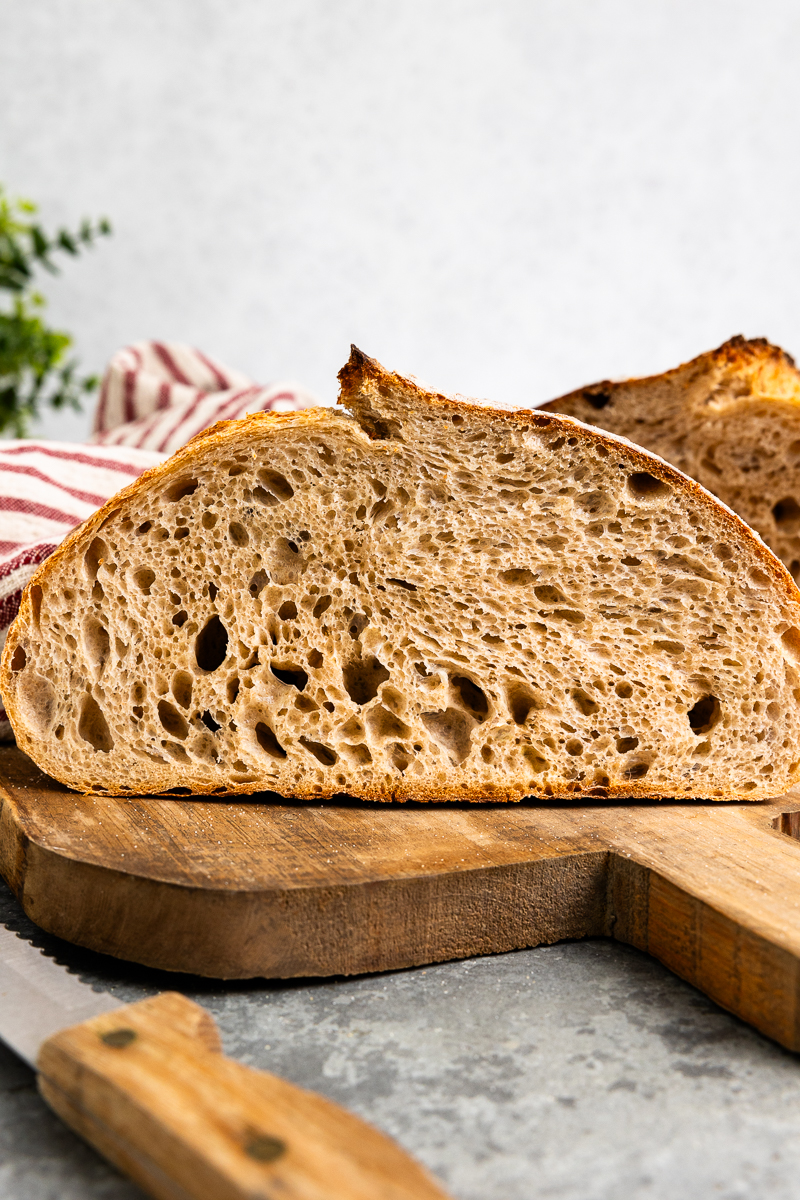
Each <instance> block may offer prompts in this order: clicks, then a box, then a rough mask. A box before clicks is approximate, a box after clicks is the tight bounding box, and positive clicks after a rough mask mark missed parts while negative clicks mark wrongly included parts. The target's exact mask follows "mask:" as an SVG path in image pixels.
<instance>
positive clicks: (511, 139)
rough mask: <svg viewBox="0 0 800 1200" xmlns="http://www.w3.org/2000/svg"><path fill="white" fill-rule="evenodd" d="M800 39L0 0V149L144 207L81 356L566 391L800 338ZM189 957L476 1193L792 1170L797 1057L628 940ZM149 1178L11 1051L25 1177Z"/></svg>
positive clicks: (326, 12) (701, 20)
mask: <svg viewBox="0 0 800 1200" xmlns="http://www.w3.org/2000/svg"><path fill="white" fill-rule="evenodd" d="M799 60H800V8H798V6H797V5H796V4H793V3H790V2H789V0H761V2H760V3H759V4H758V5H756V4H754V3H742V2H737V0H724V2H723V0H648V3H646V4H644V3H641V0H491V2H490V0H479V2H478V0H403V3H400V4H398V3H397V2H396V0H290V2H289V3H287V2H286V0H283V2H282V3H277V2H276V0H225V3H222V2H221V0H217V2H216V3H213V2H211V0H114V3H104V2H103V0H47V2H46V3H38V4H34V3H31V2H30V0H0V179H3V180H4V181H5V182H6V183H7V184H9V185H10V187H11V188H12V189H13V190H14V191H16V192H19V193H22V194H29V195H31V196H32V197H34V198H36V199H38V200H39V201H40V202H41V204H42V208H43V215H44V217H45V219H46V220H47V221H50V222H52V221H64V222H68V223H71V222H76V221H77V220H78V219H79V218H80V217H81V216H83V215H84V214H92V215H98V214H101V213H103V214H107V215H108V216H109V217H110V218H111V219H112V221H113V222H114V225H115V231H116V232H115V235H114V238H113V240H111V241H109V242H107V243H104V244H101V246H100V247H99V248H98V249H97V250H96V251H94V252H93V253H91V254H90V255H87V256H86V257H85V258H84V259H83V260H81V261H79V262H77V263H70V264H68V270H67V272H66V274H65V275H64V277H63V278H62V279H61V280H59V281H57V282H55V283H54V284H52V285H49V286H48V293H49V294H50V296H51V297H52V310H51V311H52V314H53V317H54V318H55V320H56V321H57V322H60V323H62V324H63V325H64V326H65V327H66V328H68V329H70V330H72V331H73V332H74V333H75V335H76V338H77V347H78V350H79V352H80V354H81V356H82V358H83V361H84V363H85V365H86V366H87V367H90V368H92V369H101V368H102V366H103V364H104V362H105V361H106V359H107V358H108V356H109V355H110V354H111V353H112V352H113V351H114V350H115V349H116V348H117V347H118V346H120V345H123V344H125V343H127V342H129V341H133V340H135V339H138V338H145V337H159V338H162V339H180V340H185V341H189V342H192V343H195V344H196V345H199V346H200V347H202V348H204V349H205V350H207V351H209V352H211V353H214V354H217V355H218V356H220V357H221V358H222V359H223V360H227V361H229V362H230V363H231V364H232V365H235V366H239V367H241V368H243V369H245V370H248V371H250V372H251V373H253V374H254V375H255V376H256V377H257V378H260V379H263V380H269V379H272V378H276V377H284V378H285V377H287V376H289V377H295V378H298V379H299V380H301V381H302V382H304V383H305V384H306V385H307V386H309V387H311V388H312V389H314V390H315V391H316V392H317V393H318V395H319V396H320V397H321V398H323V399H325V400H328V401H329V400H331V399H332V398H333V396H334V394H335V372H336V370H337V369H338V367H339V366H340V365H341V363H342V362H343V361H344V358H345V357H346V354H347V347H348V345H349V342H350V341H351V340H355V341H357V342H358V343H359V344H360V345H361V346H362V348H363V349H365V350H366V351H367V352H368V353H371V354H374V355H376V356H377V357H379V358H381V359H383V360H384V361H385V362H386V363H387V365H389V366H393V367H398V368H400V369H404V370H408V371H412V372H414V373H416V374H418V375H420V376H422V377H424V378H427V379H430V380H431V381H432V382H433V383H435V384H436V385H437V386H439V387H442V388H448V389H454V390H461V391H463V392H466V393H473V394H479V395H486V396H490V397H495V398H497V399H499V400H507V401H515V402H523V403H524V402H528V403H531V402H533V403H536V402H539V401H542V400H544V399H547V398H548V397H550V396H553V395H556V394H558V393H559V392H562V391H566V390H567V389H569V388H572V387H574V386H577V385H579V384H581V383H584V382H587V381H590V380H593V379H596V378H601V377H603V376H606V375H619V374H633V373H638V372H647V371H655V370H661V369H665V368H668V367H670V366H673V365H675V364H676V363H677V362H679V361H680V360H682V359H685V358H687V357H690V356H691V355H693V354H695V353H698V352H699V351H701V350H704V349H707V348H710V347H711V346H713V345H715V344H717V343H719V342H721V341H722V340H724V339H725V338H727V337H729V336H730V335H731V334H733V333H737V332H740V331H741V332H744V333H746V334H749V335H759V334H765V335H767V336H769V337H770V338H771V339H772V340H774V341H777V342H779V343H782V344H784V345H785V346H786V348H787V349H789V350H790V351H791V350H793V349H794V350H800V312H798V299H800V297H798V289H799V288H800V269H798V268H800V236H799V235H798V220H797V213H798V195H799V194H800V188H798V183H800V178H799V177H800V157H799V156H798V154H797V141H798V132H799V131H800V105H799V104H798V101H799V100H800V71H798V69H797V63H798V61H799ZM87 420H88V418H86V417H84V418H77V417H73V418H62V419H54V418H50V419H48V420H47V422H46V423H45V424H44V432H45V433H46V434H47V435H48V436H51V437H72V438H80V437H82V436H84V434H85V430H86V428H87ZM3 916H5V919H7V920H10V921H12V922H16V923H18V924H20V927H21V928H24V929H27V930H28V933H29V934H30V928H29V927H28V926H26V924H25V922H24V921H22V922H21V921H20V918H19V914H18V913H17V910H16V908H15V906H14V904H13V902H12V901H11V900H9V899H8V898H7V897H5V896H4V897H3V898H2V904H0V919H2V918H3ZM51 949H52V944H51ZM60 952H61V953H62V954H63V956H64V957H66V958H67V959H68V960H69V961H70V962H71V963H72V965H73V967H75V968H76V969H81V970H84V971H86V972H88V973H89V975H90V976H91V977H93V978H94V979H95V980H98V981H99V980H104V981H105V983H106V984H108V985H109V986H112V987H114V989H115V990H116V991H117V993H118V994H119V996H120V998H121V999H132V998H134V997H136V996H138V995H142V994H145V993H146V992H148V991H150V990H152V989H154V988H157V987H159V986H162V985H163V984H164V983H165V982H171V983H173V984H174V983H175V981H174V980H171V981H165V980H164V979H163V977H159V976H156V975H154V974H153V973H147V972H140V971H137V970H136V969H135V968H130V967H127V966H126V965H125V964H119V963H112V962H110V961H108V960H100V959H98V958H96V957H93V956H87V955H85V954H83V952H80V951H76V950H73V949H70V948H67V947H62V948H61V950H60ZM178 982H179V984H180V985H181V986H183V987H184V989H186V990H188V991H190V992H191V993H192V994H194V995H198V996H199V997H200V998H202V999H204V1000H205V1001H206V1002H207V1003H208V1004H209V1006H210V1007H211V1008H212V1010H213V1011H214V1012H215V1014H216V1015H217V1016H218V1018H219V1020H220V1023H221V1026H222V1029H223V1034H224V1038H225V1041H226V1045H227V1047H228V1049H229V1051H230V1052H231V1053H233V1054H235V1055H236V1056H238V1057H240V1058H242V1059H243V1060H244V1061H246V1062H252V1063H254V1064H257V1065H260V1066H263V1067H272V1068H274V1069H276V1070H278V1071H279V1072H281V1073H283V1074H284V1075H286V1076H287V1077H288V1078H291V1079H295V1080H297V1081H298V1082H301V1083H303V1084H305V1085H307V1086H312V1087H317V1088H319V1089H320V1090H322V1091H324V1092H326V1093H327V1094H328V1095H330V1096H332V1097H334V1098H335V1099H338V1100H341V1101H342V1102H344V1103H346V1104H348V1105H350V1106H351V1107H353V1108H354V1109H356V1110H357V1111H359V1112H361V1113H362V1114H363V1115H365V1116H367V1117H370V1118H371V1119H373V1120H375V1121H376V1122H377V1123H378V1124H379V1125H381V1127H382V1128H384V1129H386V1130H388V1131H389V1132H391V1133H394V1134H395V1135H396V1136H397V1137H398V1138H399V1139H400V1140H401V1141H402V1142H403V1144H405V1145H406V1146H407V1147H408V1148H409V1149H411V1150H413V1151H414V1152H415V1153H417V1154H419V1155H420V1157H421V1158H422V1159H423V1160H424V1161H425V1162H427V1163H428V1164H429V1165H430V1166H431V1167H432V1168H433V1169H434V1170H436V1171H438V1172H440V1173H441V1175H442V1177H443V1178H444V1179H446V1180H447V1181H448V1183H449V1185H450V1186H451V1188H452V1189H453V1192H454V1194H455V1196H456V1197H457V1198H458V1200H529V1198H531V1200H533V1198H534V1197H559V1198H562V1197H563V1198H564V1200H623V1198H624V1200H630V1198H632V1197H637V1198H638V1197H643V1198H648V1200H649V1198H651V1197H652V1198H656V1200H673V1198H675V1197H681V1200H683V1198H686V1200H707V1198H708V1197H718V1198H719V1200H746V1198H750V1197H752V1198H753V1200H761V1198H762V1197H766V1196H768V1197H770V1200H773V1198H774V1200H784V1198H785V1200H792V1198H793V1197H795V1196H796V1195H797V1192H798V1183H797V1180H798V1171H800V1150H799V1149H798V1147H799V1146H800V1140H798V1134H800V1069H799V1067H798V1061H797V1059H796V1057H794V1056H792V1055H789V1054H786V1053H785V1052H783V1051H781V1050H780V1049H779V1048H777V1047H776V1046H774V1045H771V1044H770V1043H768V1042H767V1041H765V1040H764V1039H763V1038H761V1037H759V1036H758V1035H757V1034H755V1033H754V1032H753V1031H751V1030H749V1029H747V1028H746V1027H745V1026H743V1025H742V1024H741V1023H740V1022H738V1021H736V1020H735V1019H734V1018H732V1017H729V1016H727V1015H725V1014H724V1013H722V1012H720V1010H718V1009H716V1008H715V1007H714V1006H713V1005H712V1004H710V1003H709V1002H707V1001H706V1000H705V999H704V998H703V997H702V996H700V995H699V994H698V993H697V992H695V991H693V990H692V989H691V988H689V987H687V986H685V985H684V984H682V983H680V981H678V980H676V979H675V978H674V977H673V976H671V975H670V974H669V973H668V972H666V971H665V970H664V969H663V968H661V967H660V966H658V964H656V963H654V962H652V961H650V960H648V959H646V958H644V957H643V956H641V955H639V954H637V953H635V952H634V951H630V950H627V949H625V948H624V947H618V946H614V945H613V944H611V943H603V942H588V943H584V944H574V945H564V946H557V947H551V948H546V949H541V950H533V951H525V952H521V953H519V954H514V955H507V956H502V957H499V958H492V959H480V960H475V961H473V962H468V963H456V964H445V965H442V966H438V967H434V968H429V969H428V970H427V971H422V970H420V971H413V972H401V973H397V974H394V975H389V976H382V977H372V978H367V979H362V980H351V981H334V982H329V983H324V982H323V983H313V982H312V983H308V982H306V983H301V984H289V985H271V984H264V983H254V984H252V985H246V986H237V987H227V988H226V987H223V986H222V985H219V986H215V985H203V984H201V983H199V981H196V980H195V981H192V980H184V981H178ZM135 1194H136V1193H135V1189H133V1188H132V1187H131V1185H129V1184H127V1183H126V1182H124V1181H123V1180H121V1179H120V1178H119V1177H117V1176H116V1175H115V1174H114V1173H113V1172H112V1171H111V1170H110V1169H109V1168H107V1167H106V1166H105V1165H104V1164H103V1163H102V1162H101V1161H100V1160H99V1159H97V1158H96V1157H95V1156H94V1155H93V1154H92V1153H91V1152H90V1151H88V1150H87V1149H85V1148H84V1147H82V1146H81V1144H80V1143H79V1142H78V1141H77V1140H76V1139H74V1138H73V1137H72V1136H71V1135H70V1134H69V1133H68V1132H67V1131H66V1130H64V1129H63V1128H62V1127H61V1126H60V1125H59V1124H58V1122H57V1121H56V1120H55V1118H51V1117H50V1116H49V1115H48V1114H47V1112H46V1110H45V1109H44V1107H43V1105H42V1104H41V1102H40V1101H39V1100H38V1098H37V1096H36V1094H35V1091H34V1089H33V1084H32V1075H31V1072H29V1071H28V1070H27V1068H25V1067H24V1066H23V1065H22V1064H20V1063H19V1062H18V1061H17V1060H16V1059H14V1058H13V1056H12V1055H10V1054H9V1053H7V1052H5V1051H3V1049H2V1047H0V1195H2V1196H3V1198H4V1200H5V1197H8V1198H9V1200H50V1198H51V1197H52V1200H72V1198H73V1197H74V1198H75V1200H78V1198H79V1197H80V1200H85V1198H87V1197H91V1198H93V1200H101V1198H102V1200H123V1198H124V1200H128V1198H132V1197H133V1196H134V1195H135Z"/></svg>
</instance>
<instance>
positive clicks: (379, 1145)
mask: <svg viewBox="0 0 800 1200" xmlns="http://www.w3.org/2000/svg"><path fill="white" fill-rule="evenodd" d="M0 1037H1V1038H2V1039H3V1041H4V1042H6V1044H7V1045H8V1046H10V1047H11V1049H12V1050H14V1051H16V1053H17V1054H19V1055H20V1057H21V1058H23V1059H25V1060H26V1061H27V1062H28V1063H29V1064H30V1065H31V1066H32V1067H33V1068H34V1070H35V1071H36V1072H37V1081H38V1085H39V1091H40V1093H41V1095H42V1096H43V1097H44V1099H45V1100H46V1102H47V1103H48V1104H49V1105H50V1107H51V1108H52V1109H53V1110H54V1111H55V1112H56V1113H57V1114H58V1116H59V1117H61V1119H62V1120H63V1121H65V1122H66V1124H67V1125H69V1127H70V1128H71V1129H73V1130H74V1131H75V1132H76V1133H77V1134H79V1135H80V1136H81V1137H82V1138H84V1139H85V1140H86V1141H87V1142H90V1143H91V1144H92V1145H93V1146H94V1147H95V1149H96V1150H98V1151H99V1152H100V1153H101V1154H102V1155H103V1156H104V1157H105V1158H107V1159H108V1160H109V1161H110V1162H112V1163H113V1164H114V1165H115V1166H116V1167H118V1168H119V1170H121V1171H123V1172H124V1173H125V1174H126V1175H128V1176H129V1177H130V1178H131V1179H133V1180H134V1181H135V1182H136V1183H137V1184H138V1185H139V1186H140V1187H141V1188H143V1189H144V1191H145V1192H147V1193H149V1194H150V1195H151V1196H155V1197H158V1200H245V1198H246V1200H273V1198H277V1197H280V1198H281V1200H447V1194H446V1193H445V1192H444V1191H443V1190H442V1189H441V1188H440V1187H439V1185H438V1184H437V1183H436V1182H435V1181H434V1180H433V1178H432V1177H431V1176H430V1175H429V1174H428V1173H427V1171H425V1170H424V1168H423V1167H421V1166H420V1165H419V1164H418V1163H417V1162H415V1161H414V1159H413V1158H411V1157H410V1156H409V1155H408V1154H406V1152H405V1151H404V1150H402V1149H401V1148H400V1147H399V1146H397V1145H396V1144H395V1143H394V1142H393V1141H392V1140H391V1139H390V1138H388V1137H386V1135H385V1134H383V1133H380V1132H379V1131H378V1130H377V1129H375V1128H373V1126H371V1125H369V1124H367V1122H366V1121H362V1120H361V1119H360V1118H359V1117H356V1116H355V1115H354V1114H353V1113H350V1112H347V1110H346V1109H344V1108H341V1107H339V1105H337V1104H334V1103H332V1102H331V1101H330V1100H326V1099H324V1098H323V1097H322V1096H319V1095H317V1094H316V1093H315V1092H309V1091H305V1090H304V1089H302V1088H299V1087H296V1086H295V1085H294V1084H291V1083H288V1082H286V1080H284V1079H280V1078H278V1077H277V1076H276V1075H270V1074H268V1073H267V1072H265V1071H258V1070H255V1069H253V1068H252V1067H246V1066H244V1065H243V1064H242V1063H238V1062H235V1061H234V1060H233V1059H230V1058H226V1057H225V1055H224V1054H223V1053H222V1048H221V1044H220V1038H219V1032H218V1030H217V1027H216V1024H215V1023H214V1020H213V1018H212V1016H211V1014H210V1013H208V1012H207V1011H206V1009H204V1008H202V1007H201V1006H200V1005H199V1004H195V1003H194V1002H193V1001H191V1000H188V999H187V998H186V997H185V996H182V995H180V994H179V993H177V992H162V993H160V994H159V995H156V996H152V997H149V998H148V999H146V1000H140V1001H138V1002H137V1003H136V1004H128V1005H125V1006H123V1007H120V1006H119V1004H118V1003H117V1001H115V1000H114V998H113V997H112V996H110V995H108V994H107V993H103V992H96V991H94V990H93V988H92V987H91V985H90V984H88V983H84V982H83V981H82V980H80V979H79V978H78V977H77V976H75V975H71V974H70V973H69V971H68V970H67V969H66V967H63V966H60V965H59V964H58V963H56V962H54V961H53V960H52V959H51V958H48V957H46V956H45V955H44V954H43V953H42V952H41V951H40V950H39V949H37V948H36V947H35V946H32V945H31V944H30V943H29V942H27V941H25V940H24V939H22V938H20V937H17V935H16V934H15V933H13V932H11V931H10V930H8V929H6V928H5V927H4V926H3V925H0Z"/></svg>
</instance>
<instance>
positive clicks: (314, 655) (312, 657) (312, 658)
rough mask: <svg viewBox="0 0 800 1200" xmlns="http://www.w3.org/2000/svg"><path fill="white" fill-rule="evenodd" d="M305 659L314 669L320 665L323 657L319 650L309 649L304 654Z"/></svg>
mask: <svg viewBox="0 0 800 1200" xmlns="http://www.w3.org/2000/svg"><path fill="white" fill-rule="evenodd" d="M306 661H307V662H308V665H309V666H310V667H313V668H314V670H315V671H316V670H317V669H318V668H319V667H321V666H322V663H323V657H322V654H321V653H320V652H319V650H309V652H308V654H307V655H306Z"/></svg>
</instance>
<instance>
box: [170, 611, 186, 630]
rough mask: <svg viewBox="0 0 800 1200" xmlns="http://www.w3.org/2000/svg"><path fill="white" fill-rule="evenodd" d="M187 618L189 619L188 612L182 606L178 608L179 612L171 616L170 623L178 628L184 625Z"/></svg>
mask: <svg viewBox="0 0 800 1200" xmlns="http://www.w3.org/2000/svg"><path fill="white" fill-rule="evenodd" d="M188 620H189V614H188V613H187V611H186V609H185V608H182V609H181V610H180V612H176V613H175V616H174V617H173V618H172V624H173V625H177V626H178V629H180V627H181V626H182V625H185V624H186V622H187V621H188Z"/></svg>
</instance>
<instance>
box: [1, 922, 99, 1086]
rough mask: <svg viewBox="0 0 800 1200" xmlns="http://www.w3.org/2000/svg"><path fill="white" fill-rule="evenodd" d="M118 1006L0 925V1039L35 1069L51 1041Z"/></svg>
mask: <svg viewBox="0 0 800 1200" xmlns="http://www.w3.org/2000/svg"><path fill="white" fill-rule="evenodd" d="M119 1007H120V1002H119V1000H115V999H114V997H113V996H110V995H108V993H107V992H95V991H94V990H93V989H92V987H91V985H90V984H88V983H84V982H83V981H82V980H81V979H79V978H78V977H77V976H75V975H71V974H70V972H69V971H68V970H67V968H66V967H63V966H61V965H60V964H59V963H57V962H54V961H53V959H52V958H48V957H47V956H46V955H45V954H43V953H42V951H41V950H39V949H38V948H37V947H36V946H32V945H31V944H30V942H28V941H26V940H25V939H24V938H21V937H17V935H16V934H15V933H13V932H12V931H11V930H10V929H7V928H6V927H5V926H4V925H0V1038H2V1040H3V1041H4V1042H5V1043H6V1045H7V1046H10V1047H11V1049H12V1050H14V1051H15V1052H16V1053H17V1054H18V1055H19V1056H20V1058H24V1059H25V1061H26V1062H27V1063H29V1064H30V1066H32V1067H33V1068H34V1069H35V1068H36V1059H37V1057H38V1054H39V1048H40V1046H41V1045H42V1043H43V1042H45V1041H46V1040H47V1038H49V1037H51V1036H52V1035H53V1034H54V1033H58V1031H59V1030H60V1029H67V1028H68V1027H69V1026H70V1025H78V1024H79V1023H80V1022H81V1021H88V1020H89V1018H90V1017H97V1016H99V1015H100V1014H101V1013H105V1012H111V1011H112V1009H115V1008H119Z"/></svg>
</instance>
